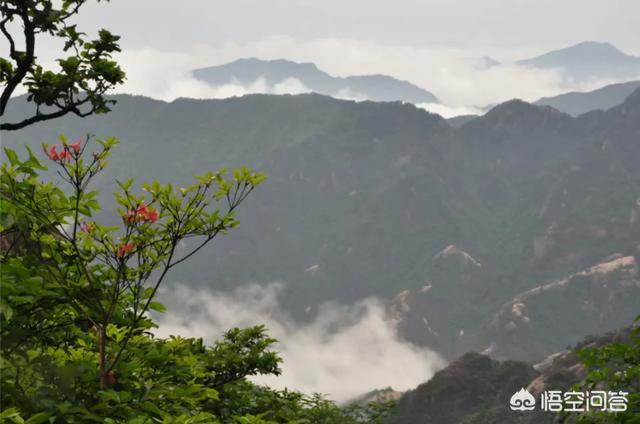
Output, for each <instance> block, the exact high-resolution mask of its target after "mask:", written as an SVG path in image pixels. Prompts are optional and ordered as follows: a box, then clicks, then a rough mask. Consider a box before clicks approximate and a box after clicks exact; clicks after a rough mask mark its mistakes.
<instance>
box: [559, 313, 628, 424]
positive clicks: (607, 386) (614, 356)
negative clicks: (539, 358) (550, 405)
mask: <svg viewBox="0 0 640 424" xmlns="http://www.w3.org/2000/svg"><path fill="white" fill-rule="evenodd" d="M638 324H640V316H638V317H637V318H636V320H635V326H634V327H632V328H631V330H630V334H629V337H628V340H626V341H615V342H612V343H607V344H604V345H601V346H591V347H586V348H583V349H581V350H580V352H579V354H580V357H581V359H582V361H583V362H584V364H585V365H586V366H587V368H588V370H589V373H588V375H587V378H586V379H585V382H584V383H583V384H580V385H577V386H576V387H575V389H576V390H604V391H607V392H608V391H613V392H626V393H627V399H628V403H627V410H626V411H624V412H612V411H599V410H592V411H586V412H584V413H580V414H563V415H562V419H563V420H564V422H576V423H584V424H591V423H627V424H633V423H636V424H637V423H640V326H639V325H638Z"/></svg>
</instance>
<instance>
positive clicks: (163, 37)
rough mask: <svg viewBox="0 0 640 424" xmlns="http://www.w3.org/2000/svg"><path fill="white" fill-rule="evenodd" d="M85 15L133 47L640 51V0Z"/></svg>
mask: <svg viewBox="0 0 640 424" xmlns="http://www.w3.org/2000/svg"><path fill="white" fill-rule="evenodd" d="M89 9H90V12H89ZM82 20H83V21H85V22H93V23H96V22H98V23H100V24H103V25H105V26H108V27H109V28H113V30H114V31H116V32H117V33H119V34H122V36H123V44H124V45H125V46H128V47H135V48H142V47H153V48H156V49H172V50H173V49H183V48H185V47H186V46H191V45H194V44H206V45H220V44H224V43H246V42H250V41H256V40H260V39H263V38H265V37H273V36H283V35H284V36H289V37H292V38H295V39H296V40H300V41H308V40H313V39H319V38H335V39H354V40H360V41H368V42H373V43H381V44H389V45H400V46H411V47H424V46H433V45H444V46H451V47H457V48H463V49H474V50H477V51H478V53H479V54H480V53H483V52H486V53H487V54H494V53H503V52H504V53H505V54H507V53H508V54H509V55H510V56H513V57H514V58H517V57H519V55H520V53H521V52H522V54H525V55H528V54H531V53H536V52H543V51H546V50H549V49H552V48H557V47H562V46H565V45H569V44H573V43H577V42H580V41H585V40H597V41H609V42H611V43H613V44H615V45H617V46H619V47H620V48H622V49H624V50H626V51H628V52H629V53H635V54H638V55H640V45H639V44H640V43H638V40H639V38H640V37H639V35H640V30H639V29H638V28H639V27H640V1H637V0H561V1H559V0H394V1H378V0H271V1H264V0H253V1H248V0H232V1H218V0H184V1H181V2H176V1H168V0H111V2H110V3H101V4H99V5H92V6H90V7H89V8H87V9H86V12H85V14H84V16H83V19H82ZM500 59H501V58H500Z"/></svg>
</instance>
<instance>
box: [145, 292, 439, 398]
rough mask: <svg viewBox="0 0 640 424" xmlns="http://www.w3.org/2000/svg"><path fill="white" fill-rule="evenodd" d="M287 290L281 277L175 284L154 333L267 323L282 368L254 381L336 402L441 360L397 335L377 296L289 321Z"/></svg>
mask: <svg viewBox="0 0 640 424" xmlns="http://www.w3.org/2000/svg"><path fill="white" fill-rule="evenodd" d="M284 289H285V284H283V283H271V284H268V285H267V286H260V285H257V284H250V285H246V286H243V287H241V288H238V289H236V290H235V291H234V292H232V293H222V292H211V291H206V290H194V289H189V288H187V287H186V286H179V287H177V288H175V289H172V290H170V291H165V293H163V296H162V298H163V301H164V302H165V303H166V304H167V306H168V309H169V311H170V312H167V313H166V314H163V315H162V316H161V317H160V319H159V324H160V328H159V329H158V330H157V332H158V334H159V335H161V336H167V335H170V334H181V335H184V336H194V337H203V338H204V339H205V340H206V341H208V342H211V341H213V340H215V339H217V338H219V337H220V336H221V334H222V333H223V332H224V331H226V330H227V329H229V328H232V327H236V326H237V327H247V326H252V325H256V324H265V325H266V326H267V328H268V330H269V334H270V335H271V336H273V337H275V338H276V339H278V341H279V342H278V344H277V345H276V349H277V350H278V351H279V352H280V354H281V355H282V358H283V360H284V362H283V364H282V370H283V374H282V375H281V376H277V377H276V376H263V377H258V378H256V379H255V381H256V382H258V383H261V384H267V385H269V386H271V387H276V388H284V387H288V388H291V389H296V390H301V391H304V392H307V393H312V392H319V393H324V394H327V395H329V396H330V397H331V398H332V399H335V400H338V401H347V400H349V399H351V398H353V397H355V396H358V395H361V394H363V393H366V392H368V391H370V390H372V389H376V388H384V387H387V386H392V387H393V388H394V389H395V390H407V389H410V388H413V387H415V386H417V385H418V384H420V383H422V382H424V381H426V380H428V379H429V378H430V377H431V376H432V375H433V373H434V372H435V371H436V370H437V369H438V368H440V367H442V366H443V365H444V362H443V361H442V359H440V357H439V356H438V355H437V354H435V353H433V352H432V351H430V350H428V349H425V348H421V347H417V346H415V345H412V344H410V343H408V342H406V341H403V340H401V339H400V338H399V337H398V336H397V334H396V331H395V326H394V322H393V320H392V319H391V318H390V317H389V316H388V315H387V313H386V312H385V310H384V307H383V305H382V304H381V303H380V302H379V301H377V300H375V299H366V300H362V301H360V302H357V303H356V304H353V305H338V304H324V305H322V306H320V307H319V309H318V313H317V316H315V317H314V319H312V320H311V321H310V322H307V323H294V322H293V320H292V319H290V318H289V317H288V316H287V315H286V313H284V312H283V309H282V308H281V307H280V301H279V297H280V295H281V294H282V292H283V290H284Z"/></svg>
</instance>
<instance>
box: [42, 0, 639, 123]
mask: <svg viewBox="0 0 640 424" xmlns="http://www.w3.org/2000/svg"><path fill="white" fill-rule="evenodd" d="M78 24H79V28H80V29H81V30H83V31H86V32H87V33H89V34H93V33H95V30H96V29H97V28H101V27H105V28H107V29H110V30H111V31H113V32H114V33H116V34H119V35H121V36H122V39H121V45H122V47H123V50H124V52H123V54H122V55H120V56H119V57H118V60H119V61H120V62H121V63H122V65H123V67H124V68H125V71H126V72H127V82H126V84H125V86H124V87H121V88H120V89H119V91H122V92H128V93H134V94H143V95H148V96H151V97H154V98H158V99H164V100H172V99H175V98H176V97H197V98H208V97H229V96H233V95H242V94H246V93H252V92H262V93H274V94H281V93H291V94H296V93H301V92H305V91H306V87H304V86H303V85H302V84H300V82H299V81H288V82H287V83H286V84H283V85H281V86H280V87H269V86H265V84H263V83H262V82H261V81H256V82H255V83H254V84H251V85H250V86H240V85H229V86H223V87H211V86H207V85H206V84H203V83H202V82H200V81H197V80H195V79H194V78H193V77H192V76H191V70H193V69H194V68H199V67H205V66H212V65H218V64H222V63H226V62H229V61H232V60H235V59H237V58H240V57H258V58H261V59H280V58H284V59H290V60H294V61H298V62H313V63H315V64H317V65H318V66H319V67H320V68H321V69H322V70H324V71H327V72H329V73H330V74H333V75H336V76H347V75H357V74H371V73H384V74H387V75H391V76H393V77H396V78H400V79H404V80H408V81H411V82H413V83H414V84H417V85H419V86H421V87H423V88H425V89H427V90H429V91H431V92H433V93H434V94H435V95H436V96H437V97H438V98H439V99H440V100H441V101H442V103H443V104H442V105H438V106H437V109H434V108H432V107H430V106H425V107H427V108H429V110H433V111H436V112H437V113H441V114H443V115H445V116H446V115H455V114H460V113H472V112H474V111H477V110H478V109H477V107H478V106H481V107H484V106H486V105H490V104H495V103H498V102H501V101H505V100H508V99H511V98H514V97H518V98H522V99H524V100H528V101H534V100H536V99H538V98H540V97H544V96H551V95H556V94H559V93H561V92H566V91H572V90H583V91H584V90H590V89H595V88H598V87H601V86H602V85H605V84H608V83H612V82H616V81H610V80H594V81H588V82H584V81H581V82H575V81H567V80H566V79H565V78H563V76H562V75H560V74H559V72H557V71H556V70H531V69H523V68H522V67H518V66H513V64H512V62H513V61H514V60H517V59H523V58H529V57H532V56H535V55H538V54H541V53H545V52H547V51H549V50H553V49H558V48H563V47H567V46H570V45H572V44H576V43H578V42H581V41H588V40H593V41H608V42H610V43H612V44H614V45H615V46H617V47H618V48H620V49H622V50H623V51H625V52H626V53H628V54H632V55H636V56H640V42H638V40H640V0H606V1H605V0H422V1H419V0H395V1H376V0H272V1H264V0H254V1H249V0H233V1H214V0H183V1H181V2H176V1H168V0H111V1H110V2H108V3H105V2H101V3H95V2H90V3H89V4H87V5H86V6H85V7H84V8H83V10H82V13H81V15H80V16H79V17H78ZM40 46H41V48H40V53H39V56H40V58H41V59H42V60H44V61H49V63H51V62H50V61H51V60H52V59H53V58H54V57H55V56H54V54H55V55H57V54H58V52H59V49H58V48H55V46H53V47H52V46H51V45H50V44H47V42H44V43H42V44H40ZM482 56H491V57H493V58H494V59H497V60H498V61H500V62H501V63H502V66H498V67H492V68H487V67H483V66H482V62H481V61H480V60H479V58H481V57H482ZM638 78H640V75H639V76H638ZM346 97H347V98H352V99H356V100H357V99H360V98H359V96H358V95H357V93H355V94H354V95H353V96H352V97H349V96H346Z"/></svg>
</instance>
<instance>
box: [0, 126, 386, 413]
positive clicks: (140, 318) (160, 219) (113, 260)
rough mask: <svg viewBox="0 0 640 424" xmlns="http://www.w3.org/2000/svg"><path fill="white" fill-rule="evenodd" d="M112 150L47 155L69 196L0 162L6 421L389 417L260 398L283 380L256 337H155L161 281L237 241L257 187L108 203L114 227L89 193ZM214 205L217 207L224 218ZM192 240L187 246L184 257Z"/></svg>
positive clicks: (84, 146) (254, 180)
mask: <svg viewBox="0 0 640 424" xmlns="http://www.w3.org/2000/svg"><path fill="white" fill-rule="evenodd" d="M115 145H116V140H114V139H108V140H93V139H91V138H87V139H85V140H83V141H76V142H73V143H69V142H68V141H67V140H66V139H65V138H64V137H62V138H61V139H60V144H59V145H54V146H48V145H45V146H44V150H45V152H46V155H47V157H48V159H49V161H51V163H53V165H54V166H55V167H56V168H57V170H58V175H59V176H60V177H61V179H62V180H63V181H65V182H66V183H67V184H68V186H69V189H68V190H66V191H65V190H63V189H62V188H60V187H58V186H57V185H56V184H53V183H51V182H42V181H40V179H39V172H40V171H42V170H44V169H45V168H46V167H45V166H44V165H43V163H41V161H40V160H39V159H38V158H37V156H36V155H35V154H34V153H33V152H32V151H31V150H30V149H29V148H27V151H28V155H27V158H26V159H20V158H19V156H18V155H17V154H16V153H15V152H14V151H12V150H9V149H6V150H5V154H6V157H7V159H8V160H7V162H6V163H4V164H3V167H2V176H1V177H0V198H1V199H2V202H1V203H0V234H1V238H0V240H1V241H2V249H1V250H2V257H1V258H0V260H1V265H2V268H1V273H2V275H1V277H2V279H1V283H0V284H1V286H0V290H1V292H2V298H1V303H0V306H1V311H0V328H1V331H2V334H1V335H2V345H1V347H0V354H1V356H0V359H1V362H0V372H1V373H2V376H3V378H2V386H1V387H0V402H1V404H2V406H3V408H4V412H3V413H2V415H1V416H0V417H2V419H3V420H5V421H7V422H23V421H24V419H25V418H28V420H27V421H26V422H44V421H49V422H123V423H124V422H130V423H142V422H167V423H173V422H175V423H192V422H193V423H195V422H224V423H227V422H238V423H270V422H275V423H285V422H286V423H327V424H333V423H345V424H349V423H363V422H379V421H380V419H382V417H383V416H384V415H385V414H386V413H388V412H389V410H390V408H389V406H388V405H372V406H371V407H353V408H350V409H347V410H343V409H341V408H339V407H337V406H336V405H335V404H334V403H333V402H330V401H327V400H324V399H323V398H321V397H319V396H305V395H302V394H298V393H292V392H288V391H284V392H278V391H273V390H271V389H268V388H263V387H258V386H255V385H254V384H252V383H250V382H249V381H247V380H246V378H247V377H248V376H252V375H258V374H278V373H279V372H280V370H279V367H278V364H279V362H280V358H279V357H278V355H277V354H276V353H275V352H274V351H273V350H271V348H272V345H273V343H274V342H275V340H273V339H271V338H269V337H268V336H267V335H266V330H265V328H264V327H261V326H258V327H253V328H248V329H231V330H229V331H228V332H227V333H226V334H225V335H224V337H223V339H222V340H220V341H217V342H215V343H214V344H213V345H212V346H206V345H204V344H203V341H202V340H201V339H185V338H181V337H171V338H169V339H158V338H155V337H154V336H153V335H152V333H151V332H150V330H152V329H153V327H154V326H155V324H154V322H153V321H152V320H151V318H150V317H149V315H148V312H149V311H150V310H156V311H159V312H162V311H164V306H163V305H162V304H160V303H158V302H157V301H156V300H155V296H156V293H157V291H158V288H159V286H160V285H161V284H162V282H163V281H164V280H165V278H166V275H167V273H168V272H169V271H170V270H171V269H172V268H173V267H174V266H177V265H178V264H180V263H182V262H184V261H186V260H187V259H188V258H190V257H191V256H192V255H193V254H195V253H196V252H198V251H199V250H200V249H202V248H203V247H204V246H206V245H207V244H208V243H210V242H211V241H212V240H213V239H214V238H215V237H217V236H218V235H219V234H222V233H225V232H227V231H228V230H230V229H232V228H234V227H235V226H236V225H237V224H238V221H237V220H236V219H235V209H236V208H237V207H238V205H240V204H241V203H242V202H243V201H244V200H245V199H246V197H247V196H248V195H249V194H250V193H251V191H252V190H253V189H254V187H256V186H257V185H258V184H260V183H261V182H262V181H263V180H264V178H265V177H264V176H263V175H261V174H257V173H254V172H252V171H249V170H248V169H246V168H240V169H237V170H235V171H234V172H233V173H231V176H228V174H227V173H225V172H224V171H219V172H217V173H209V174H206V175H204V176H201V177H198V178H196V181H195V182H194V184H193V185H191V186H188V187H182V188H178V187H173V186H171V185H162V184H159V183H157V182H154V183H151V184H146V185H144V192H143V193H142V194H135V193H134V190H133V189H132V186H133V183H132V181H126V182H120V183H118V184H119V187H120V190H119V192H118V193H116V194H115V196H116V199H117V202H118V204H119V205H120V209H119V212H118V213H119V215H120V217H121V222H120V225H118V226H111V227H109V226H105V225H102V224H101V223H99V222H98V221H97V220H95V218H94V214H95V212H96V211H98V210H99V207H100V205H99V204H98V202H97V201H96V200H95V198H96V196H97V193H96V192H94V191H91V181H92V180H93V178H94V177H95V176H96V175H98V174H99V173H100V172H101V171H102V170H103V169H104V167H105V166H106V164H107V162H106V161H107V158H108V157H109V155H110V154H111V151H112V148H113V147H114V146H115ZM220 205H221V206H220ZM184 241H187V243H186V247H184V246H183V247H181V246H182V244H183V243H182V242H184Z"/></svg>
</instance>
